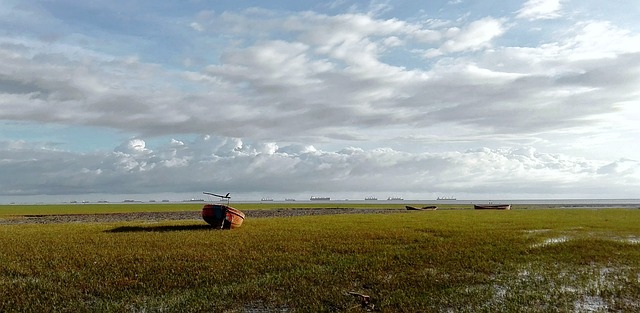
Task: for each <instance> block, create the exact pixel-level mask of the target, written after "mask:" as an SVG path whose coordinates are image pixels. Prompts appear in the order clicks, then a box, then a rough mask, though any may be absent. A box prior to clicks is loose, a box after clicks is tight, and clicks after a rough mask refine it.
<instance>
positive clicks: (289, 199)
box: [284, 198, 296, 201]
mask: <svg viewBox="0 0 640 313" xmlns="http://www.w3.org/2000/svg"><path fill="white" fill-rule="evenodd" d="M284 201H296V199H294V198H286V199H284Z"/></svg>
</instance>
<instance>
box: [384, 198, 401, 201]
mask: <svg viewBox="0 0 640 313" xmlns="http://www.w3.org/2000/svg"><path fill="white" fill-rule="evenodd" d="M387 200H389V201H402V200H404V199H402V198H400V197H389V198H387Z"/></svg>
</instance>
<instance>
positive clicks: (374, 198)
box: [364, 197, 378, 201]
mask: <svg viewBox="0 0 640 313" xmlns="http://www.w3.org/2000/svg"><path fill="white" fill-rule="evenodd" d="M374 200H378V198H376V197H366V198H364V201H374Z"/></svg>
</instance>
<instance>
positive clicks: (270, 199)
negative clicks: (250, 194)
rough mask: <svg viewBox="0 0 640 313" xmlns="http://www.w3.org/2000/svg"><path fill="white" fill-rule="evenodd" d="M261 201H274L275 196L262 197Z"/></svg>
mask: <svg viewBox="0 0 640 313" xmlns="http://www.w3.org/2000/svg"><path fill="white" fill-rule="evenodd" d="M260 201H273V198H262V199H260Z"/></svg>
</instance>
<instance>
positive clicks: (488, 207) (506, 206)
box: [473, 204, 511, 210]
mask: <svg viewBox="0 0 640 313" xmlns="http://www.w3.org/2000/svg"><path fill="white" fill-rule="evenodd" d="M473 208H474V209H476V210H511V204H481V205H478V204H474V205H473Z"/></svg>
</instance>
